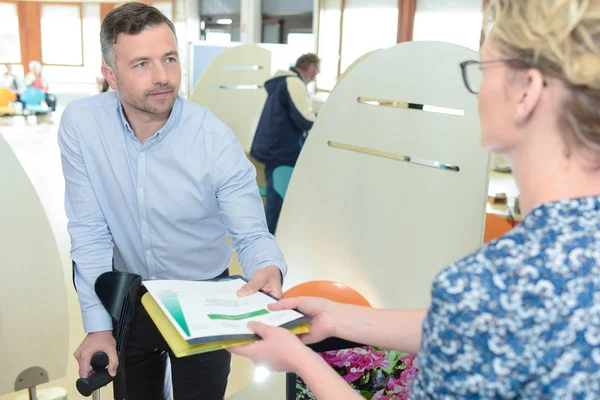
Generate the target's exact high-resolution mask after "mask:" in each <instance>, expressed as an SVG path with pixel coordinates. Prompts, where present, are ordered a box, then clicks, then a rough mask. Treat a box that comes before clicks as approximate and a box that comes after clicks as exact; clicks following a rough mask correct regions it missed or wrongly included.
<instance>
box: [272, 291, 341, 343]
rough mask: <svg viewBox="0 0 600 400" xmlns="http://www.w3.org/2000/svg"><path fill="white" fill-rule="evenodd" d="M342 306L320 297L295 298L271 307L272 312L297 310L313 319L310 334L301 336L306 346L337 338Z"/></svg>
mask: <svg viewBox="0 0 600 400" xmlns="http://www.w3.org/2000/svg"><path fill="white" fill-rule="evenodd" d="M341 307H343V305H342V304H339V303H335V302H333V301H331V300H326V299H322V298H318V297H293V298H289V299H283V300H281V301H278V302H277V303H274V304H271V305H269V308H270V309H271V310H272V311H281V310H297V311H299V312H300V313H302V314H304V315H306V316H307V317H310V318H311V321H310V322H309V324H310V332H309V333H305V334H302V335H300V336H299V337H300V339H301V340H302V342H303V343H304V344H312V343H318V342H321V341H323V340H325V339H327V338H329V337H331V336H335V331H336V324H337V322H336V321H337V320H338V319H339V318H340V314H341V312H342V311H340V308H341Z"/></svg>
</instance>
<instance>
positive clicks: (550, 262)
mask: <svg viewBox="0 0 600 400" xmlns="http://www.w3.org/2000/svg"><path fill="white" fill-rule="evenodd" d="M599 228H600V201H599V200H598V198H583V199H575V200H565V201H562V202H553V203H548V204H545V205H543V206H541V207H538V208H537V209H535V210H534V211H532V213H530V215H528V216H527V217H526V218H525V219H524V220H523V221H522V222H521V223H520V224H519V225H517V226H516V227H515V228H514V229H512V230H511V231H509V232H508V233H506V234H505V235H504V236H502V237H500V238H498V239H496V240H493V241H491V242H489V243H487V244H485V245H483V246H482V247H480V248H479V249H477V250H475V251H474V252H472V253H471V254H469V255H467V256H466V257H464V258H462V259H460V260H458V261H456V262H455V263H453V264H451V265H449V266H448V267H446V268H445V269H443V270H442V271H441V272H440V273H439V274H438V276H437V277H436V279H435V280H434V284H433V292H434V295H438V296H441V298H448V299H449V300H451V299H452V296H454V297H455V298H454V299H452V300H454V301H456V300H458V298H457V297H459V296H465V295H467V296H469V295H470V292H471V291H473V290H476V289H478V288H481V289H482V290H485V291H486V292H487V293H489V294H491V295H493V296H497V297H498V298H500V297H502V296H516V297H521V296H523V295H532V296H533V297H531V298H533V299H536V300H535V301H530V302H529V303H528V305H529V306H535V305H540V306H542V305H543V303H544V302H543V301H542V300H541V298H540V297H539V296H537V294H536V293H537V292H539V291H542V292H544V293H546V294H548V295H550V294H551V295H552V297H553V298H558V297H560V296H561V295H562V294H567V293H566V292H565V291H566V290H571V291H573V293H575V291H577V290H580V289H581V286H582V285H588V286H587V288H588V289H591V290H596V291H598V292H599V293H600V269H599V268H600V267H599V266H600V229H599ZM590 285H591V286H590ZM578 288H579V289H578ZM532 293H533V294H532ZM531 298H530V299H531Z"/></svg>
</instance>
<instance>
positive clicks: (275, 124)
mask: <svg viewBox="0 0 600 400" xmlns="http://www.w3.org/2000/svg"><path fill="white" fill-rule="evenodd" d="M319 63H320V60H319V57H317V56H316V55H315V54H311V53H309V54H304V55H303V56H301V57H300V58H298V60H297V61H296V66H295V67H293V68H290V69H289V70H288V71H285V70H279V71H277V73H276V74H275V75H274V76H273V77H272V78H271V79H269V80H268V81H267V82H265V89H266V90H267V94H268V97H267V101H266V102H265V106H264V108H263V111H262V115H261V117H260V121H259V122H258V127H257V128H256V133H255V135H254V141H253V142H252V148H251V150H250V154H251V155H252V157H254V158H255V159H257V160H258V161H260V162H262V163H263V164H265V177H266V179H267V209H266V215H267V225H268V226H269V231H270V232H271V233H272V234H275V229H276V228H277V221H278V219H279V213H280V212H281V206H282V204H283V198H282V197H281V196H280V195H279V194H277V193H276V192H275V190H274V189H273V170H274V169H275V168H277V167H279V166H281V165H288V166H291V167H293V166H294V165H295V164H296V161H297V160H298V156H299V155H300V150H301V149H302V145H303V144H304V141H305V140H306V136H307V134H308V131H309V130H310V129H311V128H312V125H313V123H314V121H315V113H314V112H313V109H312V104H311V100H310V97H309V95H308V92H307V90H306V85H307V84H309V83H310V82H312V81H313V80H314V79H315V77H316V76H317V74H318V73H319Z"/></svg>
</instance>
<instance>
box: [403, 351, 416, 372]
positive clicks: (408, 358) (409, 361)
mask: <svg viewBox="0 0 600 400" xmlns="http://www.w3.org/2000/svg"><path fill="white" fill-rule="evenodd" d="M415 358H417V355H416V354H407V355H405V356H403V357H400V361H402V362H403V363H404V366H405V367H404V368H406V369H410V368H412V367H413V362H414V361H415Z"/></svg>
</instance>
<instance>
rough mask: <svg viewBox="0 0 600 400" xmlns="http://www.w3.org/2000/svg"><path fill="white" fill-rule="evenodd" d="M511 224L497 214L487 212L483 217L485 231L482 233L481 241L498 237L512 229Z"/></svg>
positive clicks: (484, 241) (485, 241)
mask: <svg viewBox="0 0 600 400" xmlns="http://www.w3.org/2000/svg"><path fill="white" fill-rule="evenodd" d="M512 228H513V227H512V225H511V224H510V222H508V220H506V219H505V218H502V217H500V216H498V215H494V214H487V215H486V217H485V232H484V234H483V243H487V242H489V241H490V240H494V239H498V238H499V237H501V236H502V235H504V234H505V233H506V232H508V231H510V230H511V229H512Z"/></svg>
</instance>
